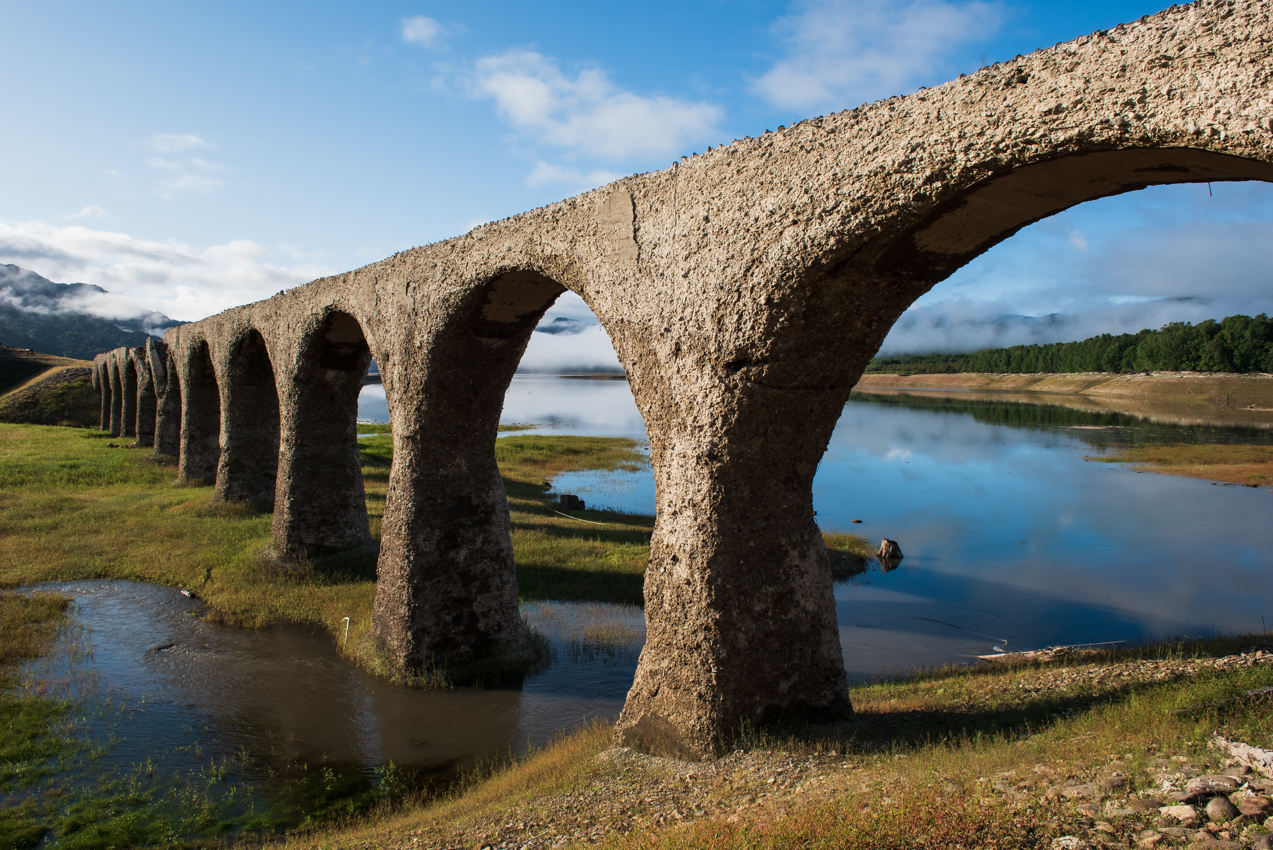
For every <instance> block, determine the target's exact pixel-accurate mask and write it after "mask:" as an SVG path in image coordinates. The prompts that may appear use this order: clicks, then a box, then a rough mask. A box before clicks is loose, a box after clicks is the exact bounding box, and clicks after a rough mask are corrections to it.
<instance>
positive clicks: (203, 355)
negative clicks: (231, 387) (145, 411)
mask: <svg viewBox="0 0 1273 850" xmlns="http://www.w3.org/2000/svg"><path fill="white" fill-rule="evenodd" d="M179 371H183V372H184V374H185V376H186V380H185V382H184V384H183V385H182V386H181V387H180V389H181V390H182V403H181V415H182V419H181V455H180V460H179V462H178V477H179V478H180V479H181V480H182V481H185V482H188V483H198V482H202V483H207V484H211V483H213V482H214V481H215V480H216V475H217V466H218V463H219V461H220V459H221V390H220V386H219V383H218V381H217V372H216V367H215V366H214V365H213V362H212V352H211V350H210V349H209V347H208V343H207V341H205V340H201V341H199V342H197V343H195V344H194V345H193V346H192V347H191V348H190V349H189V350H188V351H187V352H186V362H185V369H184V370H179Z"/></svg>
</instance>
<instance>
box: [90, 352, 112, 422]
mask: <svg viewBox="0 0 1273 850" xmlns="http://www.w3.org/2000/svg"><path fill="white" fill-rule="evenodd" d="M93 386H94V387H95V388H96V389H97V390H98V391H99V392H100V393H101V394H102V415H101V420H100V424H99V425H98V430H99V431H109V430H110V429H111V379H110V369H108V368H107V366H106V359H105V356H104V355H100V354H99V355H98V356H97V357H96V358H95V359H94V362H93Z"/></svg>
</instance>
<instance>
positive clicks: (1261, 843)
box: [1251, 835, 1273, 850]
mask: <svg viewBox="0 0 1273 850" xmlns="http://www.w3.org/2000/svg"><path fill="white" fill-rule="evenodd" d="M1251 850H1273V835H1261V836H1259V837H1258V838H1256V839H1255V843H1254V844H1252V845H1251Z"/></svg>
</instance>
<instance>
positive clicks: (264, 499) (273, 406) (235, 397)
mask: <svg viewBox="0 0 1273 850" xmlns="http://www.w3.org/2000/svg"><path fill="white" fill-rule="evenodd" d="M221 397H222V401H223V404H222V407H221V457H220V460H219V462H218V464H217V484H216V487H217V497H218V498H220V499H224V500H225V501H227V502H240V501H248V502H251V503H252V505H253V506H254V507H256V508H257V510H261V511H272V510H274V483H275V480H276V477H277V475H278V445H279V404H278V390H277V389H276V388H275V383H274V367H273V366H272V365H271V363H270V354H269V351H268V349H267V348H266V346H265V340H264V339H263V338H262V337H261V334H260V333H258V332H257V331H250V332H249V333H248V334H247V335H246V336H244V337H243V338H242V339H241V340H239V341H238V342H237V343H236V344H235V345H234V347H233V348H232V349H231V352H230V361H229V365H228V372H227V375H226V379H225V381H224V382H223V385H222V387H221Z"/></svg>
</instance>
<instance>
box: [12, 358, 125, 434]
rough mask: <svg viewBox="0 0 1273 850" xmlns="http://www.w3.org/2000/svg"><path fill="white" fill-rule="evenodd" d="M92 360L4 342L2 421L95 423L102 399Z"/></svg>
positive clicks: (61, 423) (45, 423) (37, 423)
mask: <svg viewBox="0 0 1273 850" xmlns="http://www.w3.org/2000/svg"><path fill="white" fill-rule="evenodd" d="M91 366H92V364H91V363H89V362H87V361H84V360H72V359H71V358H69V357H57V356H54V355H52V354H41V353H39V352H35V351H27V350H25V349H19V348H8V347H6V346H0V422H15V423H26V424H36V425H70V426H73V427H91V426H92V425H94V424H96V423H97V421H98V419H99V418H100V416H101V403H100V400H99V398H100V397H99V396H98V393H97V391H96V390H94V389H93V384H92V380H91V377H90V371H89V370H90V367H91Z"/></svg>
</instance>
